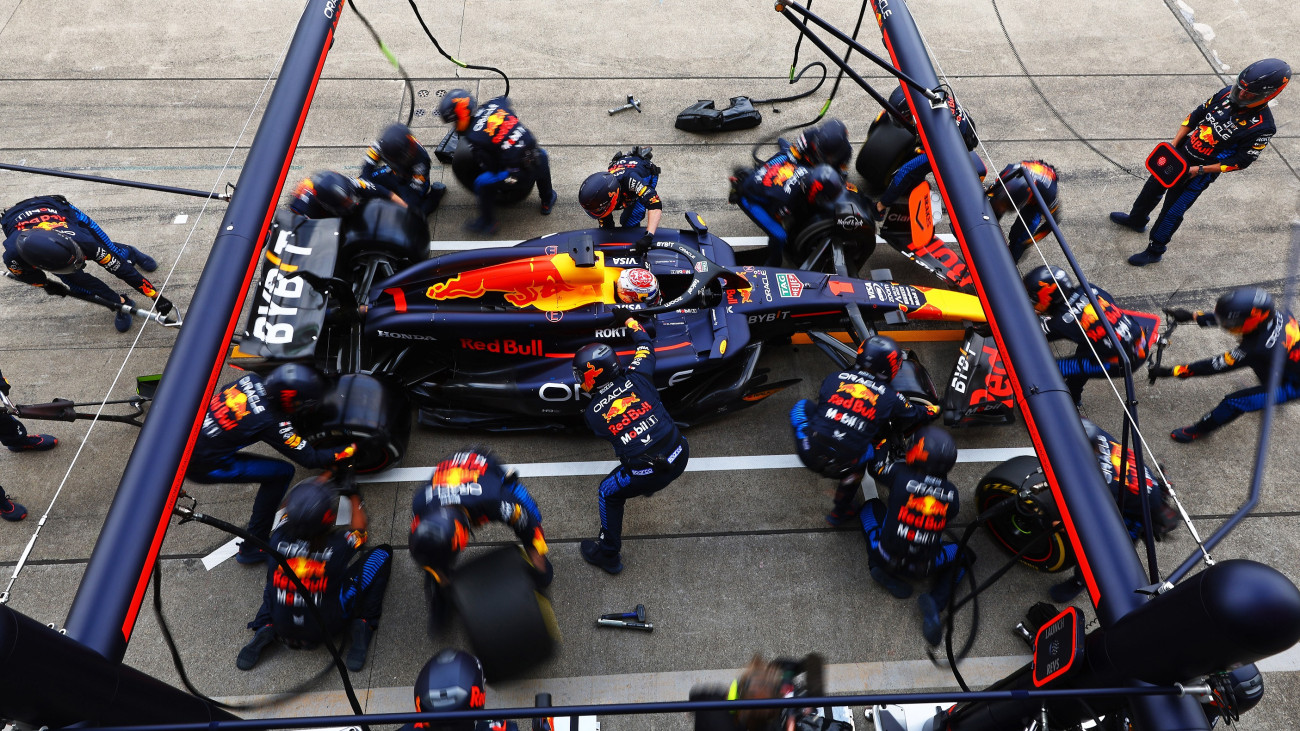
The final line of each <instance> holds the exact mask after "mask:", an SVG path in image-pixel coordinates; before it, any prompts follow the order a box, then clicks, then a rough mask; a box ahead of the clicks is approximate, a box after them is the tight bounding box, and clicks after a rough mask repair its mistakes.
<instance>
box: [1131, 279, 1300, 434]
mask: <svg viewBox="0 0 1300 731" xmlns="http://www.w3.org/2000/svg"><path fill="white" fill-rule="evenodd" d="M1166 312H1168V313H1169V316H1170V317H1172V318H1174V320H1175V321H1177V322H1191V321H1193V320H1195V321H1196V324H1197V325H1200V326H1201V327H1213V326H1214V325H1218V326H1219V327H1222V328H1223V329H1224V330H1227V331H1228V332H1230V333H1233V334H1234V335H1239V336H1240V337H1241V343H1240V344H1238V345H1237V347H1235V348H1233V349H1232V350H1229V351H1228V352H1226V353H1223V354H1222V355H1216V356H1214V357H1213V358H1206V359H1204V360H1198V361H1196V362H1195V363H1189V364H1187V365H1177V366H1174V367H1172V368H1170V367H1169V366H1159V367H1153V368H1152V369H1151V375H1152V376H1155V377H1156V378H1168V377H1169V376H1177V377H1178V378H1191V377H1192V376H1209V375H1213V374H1215V373H1224V372H1226V371H1231V370H1235V369H1237V368H1241V367H1244V366H1250V368H1251V370H1253V371H1255V376H1256V377H1257V378H1259V382H1260V385H1258V386H1254V387H1252V388H1244V389H1242V390H1240V391H1233V392H1232V393H1230V394H1228V395H1227V396H1224V397H1223V400H1222V401H1220V402H1219V405H1218V406H1216V407H1214V410H1213V411H1211V412H1210V413H1208V414H1206V415H1205V416H1202V417H1201V418H1200V420H1198V421H1197V422H1196V423H1195V424H1192V425H1190V426H1185V427H1182V428H1181V429H1175V430H1173V432H1171V433H1170V434H1169V436H1170V438H1172V439H1173V440H1174V441H1175V442H1182V443H1184V444H1185V443H1187V442H1190V441H1192V440H1194V439H1199V438H1201V437H1203V436H1205V435H1206V434H1209V433H1210V432H1212V431H1214V430H1215V429H1218V428H1219V427H1221V426H1223V425H1224V424H1227V423H1228V422H1230V421H1232V420H1233V419H1236V418H1237V417H1238V416H1241V415H1242V414H1244V413H1246V412H1248V411H1259V410H1260V409H1262V408H1264V400H1265V399H1266V398H1267V392H1268V386H1267V385H1265V384H1267V383H1268V372H1269V369H1270V368H1271V367H1272V361H1273V349H1274V348H1279V347H1280V348H1284V349H1285V353H1284V354H1283V356H1282V380H1281V382H1280V384H1279V385H1278V389H1277V393H1275V394H1274V396H1275V398H1276V399H1277V403H1279V404H1283V403H1286V402H1287V401H1291V400H1293V399H1295V398H1298V397H1300V324H1297V322H1296V319H1295V317H1294V316H1293V315H1292V314H1291V313H1290V312H1288V311H1287V310H1286V309H1283V308H1279V307H1277V306H1275V305H1274V304H1273V297H1272V296H1271V295H1269V293H1268V292H1266V291H1264V290H1262V289H1260V288H1259V287H1242V288H1240V289H1234V290H1233V291H1231V292H1229V293H1227V294H1225V295H1223V296H1222V297H1220V298H1219V301H1218V302H1216V303H1215V305H1214V312H1209V313H1206V312H1189V311H1187V310H1182V309H1178V310H1166Z"/></svg>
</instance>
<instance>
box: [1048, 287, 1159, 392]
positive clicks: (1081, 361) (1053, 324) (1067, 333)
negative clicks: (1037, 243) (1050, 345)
mask: <svg viewBox="0 0 1300 731" xmlns="http://www.w3.org/2000/svg"><path fill="white" fill-rule="evenodd" d="M1024 283H1025V292H1026V293H1027V294H1028V295H1029V300H1030V302H1032V303H1033V305H1034V311H1036V312H1037V313H1038V316H1039V320H1040V321H1041V323H1042V325H1043V333H1044V334H1046V335H1047V340H1048V341H1049V342H1050V341H1054V340H1068V341H1070V342H1072V343H1074V344H1075V346H1076V349H1075V352H1074V355H1072V356H1069V357H1067V358H1057V359H1056V366H1057V368H1059V369H1060V371H1061V378H1062V379H1064V380H1065V385H1066V386H1067V387H1068V388H1069V389H1070V397H1071V398H1072V399H1074V403H1075V406H1076V407H1077V406H1079V405H1080V403H1081V401H1082V399H1083V386H1084V384H1085V383H1087V382H1088V379H1090V378H1098V377H1100V376H1103V375H1105V374H1107V373H1111V374H1121V373H1123V372H1124V370H1123V366H1122V365H1121V364H1120V362H1119V352H1120V351H1118V350H1116V348H1115V345H1114V344H1113V343H1112V342H1111V340H1110V336H1109V335H1107V334H1106V328H1105V326H1104V325H1102V324H1101V321H1100V320H1099V319H1098V318H1097V312H1096V310H1095V309H1093V306H1092V303H1091V302H1089V301H1088V295H1086V294H1084V292H1083V290H1082V289H1080V288H1079V287H1076V286H1075V285H1074V282H1073V281H1072V280H1071V279H1070V276H1069V275H1068V274H1066V273H1065V270H1063V269H1061V268H1060V267H1055V266H1051V265H1044V266H1040V267H1038V268H1036V269H1034V270H1032V271H1030V272H1029V273H1028V274H1026V275H1025V278H1024ZM1089 286H1091V287H1092V293H1093V294H1095V295H1096V296H1097V301H1098V302H1099V303H1100V304H1101V311H1102V313H1103V314H1104V315H1105V317H1106V320H1107V321H1109V322H1110V326H1111V327H1112V328H1114V330H1115V334H1116V335H1118V336H1119V340H1120V343H1121V344H1122V345H1123V348H1124V354H1125V355H1126V356H1128V362H1129V365H1130V366H1132V367H1134V368H1136V367H1137V366H1138V365H1140V364H1141V363H1142V362H1143V360H1144V359H1145V358H1146V356H1147V342H1148V340H1149V336H1150V333H1148V332H1147V330H1146V328H1144V327H1142V326H1141V325H1140V324H1139V323H1138V322H1137V321H1136V320H1134V319H1133V318H1132V317H1130V316H1128V315H1126V314H1124V312H1123V310H1121V309H1119V308H1118V307H1116V306H1115V298H1114V297H1111V295H1110V293H1109V292H1107V291H1106V290H1104V289H1102V288H1101V287H1098V286H1096V285H1091V284H1090V285H1089ZM1099 357H1100V358H1102V359H1104V361H1105V363H1106V365H1105V366H1104V367H1103V366H1102V364H1101V363H1099V362H1097V359H1098V358H1099Z"/></svg>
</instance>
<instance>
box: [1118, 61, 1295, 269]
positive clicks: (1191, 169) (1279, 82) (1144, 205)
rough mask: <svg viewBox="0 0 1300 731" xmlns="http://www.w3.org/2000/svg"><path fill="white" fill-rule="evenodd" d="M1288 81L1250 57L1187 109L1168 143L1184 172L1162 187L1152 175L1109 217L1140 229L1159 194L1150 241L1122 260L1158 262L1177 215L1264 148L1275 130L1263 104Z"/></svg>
mask: <svg viewBox="0 0 1300 731" xmlns="http://www.w3.org/2000/svg"><path fill="white" fill-rule="evenodd" d="M1290 80H1291V67H1290V66H1288V65H1287V64H1286V63H1285V62H1283V61H1280V60H1278V59H1276V58H1266V59H1264V60H1262V61H1256V62H1255V63H1252V64H1251V65H1249V66H1247V67H1246V68H1244V69H1242V71H1241V73H1240V74H1239V75H1238V76H1237V81H1236V82H1234V83H1233V84H1232V85H1231V86H1225V87H1223V88H1222V89H1220V90H1219V91H1218V92H1217V93H1215V95H1214V96H1212V97H1210V98H1209V99H1207V100H1206V101H1205V103H1204V104H1202V105H1201V106H1199V107H1197V108H1196V109H1194V110H1192V113H1191V114H1189V115H1187V119H1184V120H1183V124H1182V126H1181V127H1179V128H1178V132H1177V133H1175V134H1174V139H1173V141H1172V142H1171V143H1170V144H1172V145H1173V147H1174V149H1175V150H1177V151H1178V154H1179V155H1181V156H1182V157H1183V159H1184V160H1186V161H1187V172H1185V173H1183V175H1182V177H1181V178H1179V179H1178V181H1177V182H1175V183H1174V185H1173V187H1171V188H1168V189H1166V188H1165V187H1164V186H1163V185H1161V184H1160V181H1159V180H1157V179H1156V177H1155V176H1154V175H1152V176H1151V177H1149V178H1147V182H1146V185H1143V186H1142V192H1141V193H1139V194H1138V197H1137V200H1135V201H1133V208H1132V209H1131V210H1129V212H1128V213H1122V212H1120V211H1116V212H1114V213H1112V214H1110V220H1112V221H1114V222H1115V223H1118V224H1119V225H1121V226H1124V227H1126V228H1131V229H1133V230H1134V231H1137V232H1138V233H1141V232H1143V231H1145V230H1146V225H1147V221H1148V220H1150V215H1151V211H1153V210H1154V209H1155V207H1156V204H1157V203H1159V202H1160V199H1161V197H1162V196H1163V197H1164V200H1165V203H1164V206H1163V207H1161V209H1160V215H1159V217H1157V218H1156V223H1155V225H1154V226H1152V227H1151V243H1149V244H1147V248H1146V249H1144V250H1143V251H1139V252H1138V253H1136V254H1134V255H1133V256H1130V257H1129V258H1128V263H1129V264H1132V265H1133V266H1138V267H1140V266H1146V265H1147V264H1154V263H1156V262H1158V261H1160V258H1161V257H1162V256H1164V253H1165V249H1166V248H1167V247H1168V246H1169V240H1170V239H1172V238H1173V236H1174V232H1175V231H1177V230H1178V227H1179V226H1180V225H1181V224H1182V222H1183V214H1185V213H1187V209H1189V208H1191V207H1192V204H1193V203H1195V202H1196V199H1197V198H1198V197H1200V195H1201V193H1203V192H1205V189H1206V188H1208V187H1210V183H1213V182H1214V181H1215V180H1217V179H1218V177H1219V175H1220V174H1221V173H1228V172H1232V171H1233V170H1244V169H1245V168H1246V167H1247V166H1249V165H1250V164H1251V163H1253V162H1255V160H1257V159H1259V155H1260V153H1262V152H1263V151H1264V148H1265V147H1268V141H1269V139H1271V138H1272V137H1273V134H1274V133H1275V132H1277V127H1276V126H1274V124H1273V112H1271V111H1269V108H1268V102H1269V100H1271V99H1272V98H1273V97H1275V96H1277V95H1278V94H1280V93H1282V89H1284V88H1285V87H1286V85H1287V82H1288V81H1290Z"/></svg>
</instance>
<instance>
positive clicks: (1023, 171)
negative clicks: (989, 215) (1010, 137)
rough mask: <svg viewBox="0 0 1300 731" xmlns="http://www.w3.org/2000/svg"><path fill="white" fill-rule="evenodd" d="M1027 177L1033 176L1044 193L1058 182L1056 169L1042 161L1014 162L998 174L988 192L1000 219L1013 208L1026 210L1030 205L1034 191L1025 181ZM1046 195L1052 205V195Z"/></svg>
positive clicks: (995, 213)
mask: <svg viewBox="0 0 1300 731" xmlns="http://www.w3.org/2000/svg"><path fill="white" fill-rule="evenodd" d="M1026 175H1029V176H1033V178H1034V184H1035V185H1037V186H1038V189H1039V190H1040V191H1044V192H1045V189H1046V188H1047V187H1049V186H1050V185H1052V184H1053V183H1055V182H1056V168H1054V167H1052V166H1051V165H1048V164H1047V163H1045V162H1043V161H1042V160H1025V161H1024V162H1014V163H1011V164H1010V165H1008V166H1006V167H1004V168H1002V172H1000V173H998V179H997V181H996V182H995V183H993V185H992V186H990V187H989V192H988V196H989V202H990V203H991V204H992V205H993V213H994V215H996V216H997V217H998V218H1001V217H1002V216H1004V215H1006V213H1007V211H1010V210H1011V209H1012V208H1017V209H1019V208H1025V207H1026V206H1028V205H1029V201H1030V199H1031V198H1032V197H1033V191H1031V190H1030V189H1029V183H1028V182H1026V181H1025V176H1026ZM1045 195H1046V199H1047V200H1048V201H1049V203H1050V201H1051V198H1052V196H1051V194H1050V193H1046V192H1045Z"/></svg>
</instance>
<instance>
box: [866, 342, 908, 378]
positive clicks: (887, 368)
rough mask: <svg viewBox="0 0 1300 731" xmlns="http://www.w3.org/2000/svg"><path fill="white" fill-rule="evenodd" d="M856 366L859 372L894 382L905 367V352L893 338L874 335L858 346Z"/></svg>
mask: <svg viewBox="0 0 1300 731" xmlns="http://www.w3.org/2000/svg"><path fill="white" fill-rule="evenodd" d="M854 365H856V366H857V367H858V370H862V371H866V372H867V373H870V374H871V375H873V376H877V377H879V378H884V379H887V380H890V381H892V380H894V376H897V375H898V369H899V368H902V366H903V350H902V348H899V347H898V343H896V342H894V339H893V338H889V337H885V336H884V335H873V336H871V337H869V338H867V339H866V340H864V341H863V342H862V345H860V346H858V358H857V360H856V361H854Z"/></svg>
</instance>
